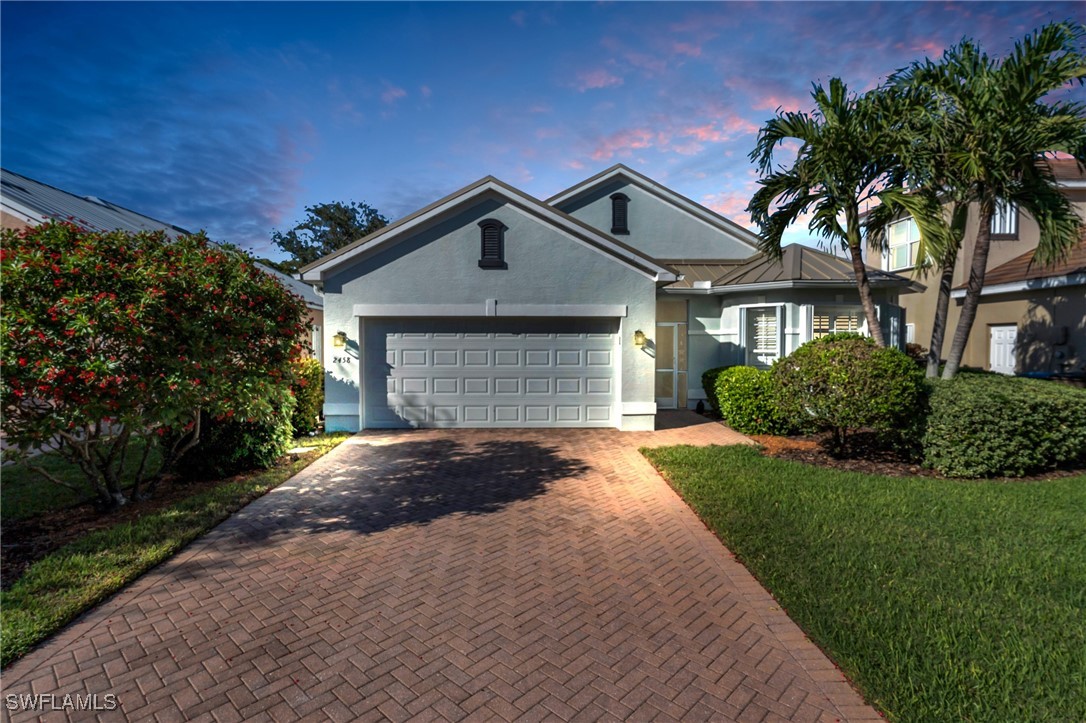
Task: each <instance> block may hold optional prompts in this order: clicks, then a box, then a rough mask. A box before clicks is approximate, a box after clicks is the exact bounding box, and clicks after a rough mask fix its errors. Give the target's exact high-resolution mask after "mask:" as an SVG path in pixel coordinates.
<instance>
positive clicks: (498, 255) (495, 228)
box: [479, 218, 507, 269]
mask: <svg viewBox="0 0 1086 723" xmlns="http://www.w3.org/2000/svg"><path fill="white" fill-rule="evenodd" d="M479 236H480V247H481V250H480V254H479V267H480V268H483V269H504V268H507V267H506V263H505V225H504V224H503V223H502V222H501V221H498V220H497V219H493V218H488V219H486V220H485V221H480V222H479Z"/></svg>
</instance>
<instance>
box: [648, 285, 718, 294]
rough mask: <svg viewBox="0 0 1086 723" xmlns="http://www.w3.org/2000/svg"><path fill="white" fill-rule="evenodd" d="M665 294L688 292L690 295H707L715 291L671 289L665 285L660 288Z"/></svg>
mask: <svg viewBox="0 0 1086 723" xmlns="http://www.w3.org/2000/svg"><path fill="white" fill-rule="evenodd" d="M660 291H662V292H663V293H665V294H687V295H689V296H707V295H709V294H711V293H713V290H712V289H681V288H680V289H669V288H667V287H664V288H662V289H660Z"/></svg>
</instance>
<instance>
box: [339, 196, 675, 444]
mask: <svg viewBox="0 0 1086 723" xmlns="http://www.w3.org/2000/svg"><path fill="white" fill-rule="evenodd" d="M486 218H496V219H498V220H499V221H501V222H502V223H503V224H505V226H506V227H507V230H506V232H505V260H506V263H507V265H508V268H507V269H481V268H479V264H478V262H479V252H480V244H479V227H478V225H477V224H478V222H479V221H481V220H483V219H486ZM488 299H495V300H497V304H498V305H499V306H500V305H502V304H622V305H625V306H627V316H626V317H625V318H624V319H622V320H621V322H620V331H619V339H620V344H621V375H622V378H621V384H620V387H619V388H620V390H621V405H623V407H624V410H623V419H622V426H623V428H636V427H638V426H641V427H642V428H644V427H645V426H646V425H651V424H652V416H651V414H645V412H644V411H643V409H642V410H640V411H638V410H636V409H634V408H633V407H631V405H637V404H646V403H647V404H651V403H652V402H653V401H654V392H653V381H654V374H653V372H654V364H653V359H652V358H651V357H650V356H649V355H648V354H646V353H644V352H643V351H642V350H640V349H637V348H636V347H634V345H633V344H632V341H631V340H632V336H633V332H634V330H636V329H645V330H651V329H652V328H653V325H654V324H655V318H656V308H655V303H656V287H655V282H654V281H653V280H652V279H651V278H649V277H648V276H647V275H645V274H643V273H641V272H638V271H637V270H635V269H633V268H631V267H630V266H628V265H626V264H624V263H622V262H620V261H618V260H616V259H615V258H614V257H612V256H609V255H607V254H605V253H603V252H601V251H599V250H598V249H596V248H592V247H589V246H588V245H586V244H585V243H583V242H581V241H577V240H574V239H573V238H571V237H569V236H568V235H566V234H564V233H563V232H561V231H559V230H556V229H555V228H554V227H553V226H551V225H550V224H547V223H545V222H543V221H541V220H540V219H538V218H536V217H534V216H530V215H528V214H527V213H525V212H523V211H521V210H519V209H517V208H515V207H513V206H510V205H508V204H507V203H505V202H504V200H502V199H501V198H500V197H497V196H495V197H493V198H485V199H477V200H476V201H475V202H474V203H472V204H470V205H468V206H465V207H462V208H460V209H458V210H455V211H454V212H452V213H451V215H448V216H447V217H446V218H445V219H443V220H441V221H439V222H437V223H436V224H432V225H430V226H428V227H427V228H425V229H422V230H420V231H418V232H416V233H414V234H412V235H411V236H409V237H407V238H404V239H402V240H401V241H400V242H399V243H397V244H395V245H393V246H392V247H390V248H388V249H386V250H385V251H382V252H380V253H377V254H375V255H373V256H371V257H369V258H365V259H363V260H360V261H357V262H355V263H353V264H351V265H350V266H346V267H344V268H341V269H339V270H338V271H337V272H336V273H334V274H333V275H331V276H330V277H328V278H326V279H325V283H324V303H325V306H324V318H325V323H324V329H325V345H326V348H327V349H328V350H329V353H328V354H327V355H326V356H327V361H328V364H327V372H326V379H325V417H326V426H327V427H328V428H329V429H339V430H347V431H354V430H357V429H358V427H359V413H360V412H359V406H360V396H359V382H360V378H359V375H360V371H359V361H358V356H359V349H360V347H359V343H360V342H359V339H360V320H359V318H357V317H355V315H354V305H355V304H442V305H447V304H475V305H478V307H479V308H480V309H482V308H483V307H484V305H485V304H486V302H487V300H488ZM340 331H343V332H345V333H346V334H347V336H348V339H349V341H348V345H347V348H346V349H342V348H341V349H335V348H333V346H332V344H333V342H332V337H333V336H334V335H335V334H336V333H337V332H340ZM649 428H651V426H650V427H649Z"/></svg>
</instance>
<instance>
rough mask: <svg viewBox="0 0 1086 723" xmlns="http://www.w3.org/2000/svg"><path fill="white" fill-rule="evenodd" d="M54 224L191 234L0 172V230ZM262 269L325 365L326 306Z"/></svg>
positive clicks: (304, 288)
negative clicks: (301, 312) (295, 307)
mask: <svg viewBox="0 0 1086 723" xmlns="http://www.w3.org/2000/svg"><path fill="white" fill-rule="evenodd" d="M53 218H58V219H68V218H71V219H76V221H77V223H79V224H80V225H81V226H84V227H86V228H90V229H95V230H98V231H112V230H115V229H120V230H124V231H130V232H132V233H139V232H140V231H162V232H164V233H165V234H166V236H167V237H169V238H171V239H176V238H177V237H178V236H187V235H190V234H191V232H190V231H186V230H185V229H183V228H180V227H178V226H174V225H173V224H169V223H166V222H164V221H159V220H157V219H153V218H151V217H149V216H144V215H143V214H140V213H136V212H135V211H130V210H128V209H127V208H124V207H123V206H118V205H117V204H115V203H111V202H109V201H104V200H102V199H100V198H95V197H94V196H77V195H75V194H72V193H68V192H67V191H62V190H60V189H59V188H54V187H53V186H49V185H46V184H44V183H40V182H39V181H35V180H33V179H31V178H27V177H26V176H23V175H20V174H18V173H15V172H13V171H9V170H7V169H3V168H0V224H2V226H0V227H2V228H6V229H14V230H19V229H24V228H29V227H31V226H36V225H38V224H40V223H42V222H43V221H47V220H49V219H53ZM258 266H259V267H260V269H261V270H263V271H264V272H265V273H267V274H269V275H271V276H274V277H275V278H276V279H278V281H279V282H280V283H281V284H282V285H283V286H285V287H287V288H288V289H289V290H290V291H292V292H293V293H295V294H297V295H298V296H300V297H302V299H304V300H305V305H306V309H308V312H309V320H310V322H311V323H312V324H313V329H314V330H313V339H312V344H313V353H314V356H316V357H317V358H318V359H321V361H322V362H323V361H324V359H323V356H322V354H321V349H322V344H323V332H322V327H323V326H324V300H323V299H322V298H321V297H320V295H319V294H317V293H316V292H315V291H314V290H313V287H312V286H310V285H308V284H303V283H302V282H300V281H298V280H297V279H293V278H291V277H290V276H287V275H286V274H282V273H280V272H279V271H276V270H275V269H273V268H271V267H270V266H265V265H264V264H258Z"/></svg>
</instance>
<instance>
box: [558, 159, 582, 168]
mask: <svg viewBox="0 0 1086 723" xmlns="http://www.w3.org/2000/svg"><path fill="white" fill-rule="evenodd" d="M562 165H563V166H565V167H566V168H572V169H573V170H575V171H579V170H581V169H582V168H584V163H582V162H581V161H578V160H577V159H575V158H574V159H572V160H569V161H566V162H565V163H563V164H562Z"/></svg>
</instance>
